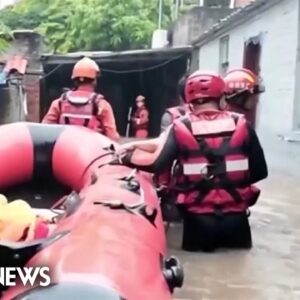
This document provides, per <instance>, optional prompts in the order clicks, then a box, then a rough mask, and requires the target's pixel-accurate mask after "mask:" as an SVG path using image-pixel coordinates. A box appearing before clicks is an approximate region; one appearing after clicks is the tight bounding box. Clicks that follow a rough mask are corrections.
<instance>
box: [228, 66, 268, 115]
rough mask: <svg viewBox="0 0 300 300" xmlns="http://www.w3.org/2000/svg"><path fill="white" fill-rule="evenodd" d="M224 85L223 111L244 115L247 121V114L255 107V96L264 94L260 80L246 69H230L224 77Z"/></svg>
mask: <svg viewBox="0 0 300 300" xmlns="http://www.w3.org/2000/svg"><path fill="white" fill-rule="evenodd" d="M224 81H225V84H226V89H225V100H226V104H225V105H223V107H224V109H225V110H229V111H233V112H236V113H241V114H245V116H246V118H247V119H249V116H248V115H249V112H251V110H252V109H253V108H254V107H255V105H256V99H255V95H258V94H261V93H264V92H265V86H264V84H263V82H262V78H260V77H258V76H256V75H255V74H254V73H253V72H252V71H250V70H248V69H244V68H241V69H232V70H231V71H229V72H228V73H227V74H226V75H225V77H224Z"/></svg>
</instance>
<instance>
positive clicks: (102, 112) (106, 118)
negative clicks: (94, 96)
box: [98, 99, 120, 141]
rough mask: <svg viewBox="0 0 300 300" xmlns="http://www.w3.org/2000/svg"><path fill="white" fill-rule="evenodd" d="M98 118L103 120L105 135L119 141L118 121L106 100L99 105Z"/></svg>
mask: <svg viewBox="0 0 300 300" xmlns="http://www.w3.org/2000/svg"><path fill="white" fill-rule="evenodd" d="M98 118H99V119H100V120H101V123H102V125H103V128H104V130H105V132H104V133H105V135H106V136H107V137H109V138H110V139H112V140H115V141H117V140H118V139H119V138H120V135H119V133H118V131H117V126H116V120H115V116H114V113H113V109H112V107H111V105H110V104H109V103H108V102H107V101H106V100H104V99H102V100H101V102H100V104H99V112H98Z"/></svg>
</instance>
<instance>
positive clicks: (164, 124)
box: [160, 112, 173, 132]
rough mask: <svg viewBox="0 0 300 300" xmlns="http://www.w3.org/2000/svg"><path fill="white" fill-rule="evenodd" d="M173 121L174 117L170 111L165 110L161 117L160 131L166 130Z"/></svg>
mask: <svg viewBox="0 0 300 300" xmlns="http://www.w3.org/2000/svg"><path fill="white" fill-rule="evenodd" d="M172 122H173V118H172V116H171V114H170V113H168V112H165V113H164V114H163V116H162V118H161V123H160V132H163V131H165V130H166V129H167V128H168V127H169V126H170V125H171V124H172Z"/></svg>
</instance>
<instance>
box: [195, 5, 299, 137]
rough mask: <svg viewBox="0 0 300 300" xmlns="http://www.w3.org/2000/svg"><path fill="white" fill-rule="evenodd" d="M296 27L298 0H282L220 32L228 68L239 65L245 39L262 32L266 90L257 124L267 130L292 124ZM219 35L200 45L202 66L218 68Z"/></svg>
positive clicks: (274, 131)
mask: <svg viewBox="0 0 300 300" xmlns="http://www.w3.org/2000/svg"><path fill="white" fill-rule="evenodd" d="M297 29H298V0H284V1H281V2H280V3H279V4H277V5H275V6H273V7H272V8H269V9H268V10H265V11H264V12H261V13H259V12H258V14H257V15H256V16H255V17H254V18H252V19H251V20H249V21H247V22H245V23H244V24H243V25H241V26H238V27H236V28H234V29H232V30H230V31H228V32H227V33H225V34H223V36H224V35H226V34H229V36H230V41H229V63H230V65H229V68H234V67H241V66H242V63H243V51H244V42H245V41H246V40H247V39H249V38H251V37H253V36H256V35H258V34H260V33H263V36H264V38H263V42H262V56H261V75H262V76H263V78H264V80H265V84H266V88H267V92H266V93H265V94H264V95H263V96H261V99H260V104H259V111H258V119H257V121H258V122H257V125H258V129H259V130H264V131H267V132H268V133H270V134H275V135H276V134H279V133H282V132H285V131H289V130H291V129H292V126H293V113H294V111H293V110H294V90H295V66H296V49H297V46H298V45H297V44H298V36H297V35H298V30H297ZM219 39H220V37H217V38H215V39H214V40H212V41H210V42H208V43H207V44H205V45H203V46H202V47H201V49H200V54H199V55H200V58H199V64H200V67H201V68H209V69H214V70H216V71H218V69H219ZM297 101H300V99H299V100H297Z"/></svg>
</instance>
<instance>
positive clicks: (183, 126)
mask: <svg viewBox="0 0 300 300" xmlns="http://www.w3.org/2000/svg"><path fill="white" fill-rule="evenodd" d="M175 135H176V140H177V144H178V147H179V149H180V160H179V163H180V168H179V170H180V171H179V172H180V173H181V174H180V175H181V176H180V179H179V182H178V187H179V189H180V188H182V192H181V193H179V197H178V202H179V203H181V204H185V205H187V206H188V207H189V209H190V210H191V211H194V212H202V213H212V212H214V211H215V210H216V209H218V210H221V211H222V212H235V211H244V210H246V209H247V207H248V202H249V201H250V199H249V198H251V197H254V195H253V193H252V192H251V186H250V183H249V178H250V174H249V159H248V153H247V147H248V127H247V123H246V120H245V118H244V117H243V116H240V117H238V116H233V115H232V114H230V113H228V112H223V111H205V112H202V113H200V114H199V115H194V114H190V115H189V117H188V118H185V119H184V120H179V121H176V122H175Z"/></svg>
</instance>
